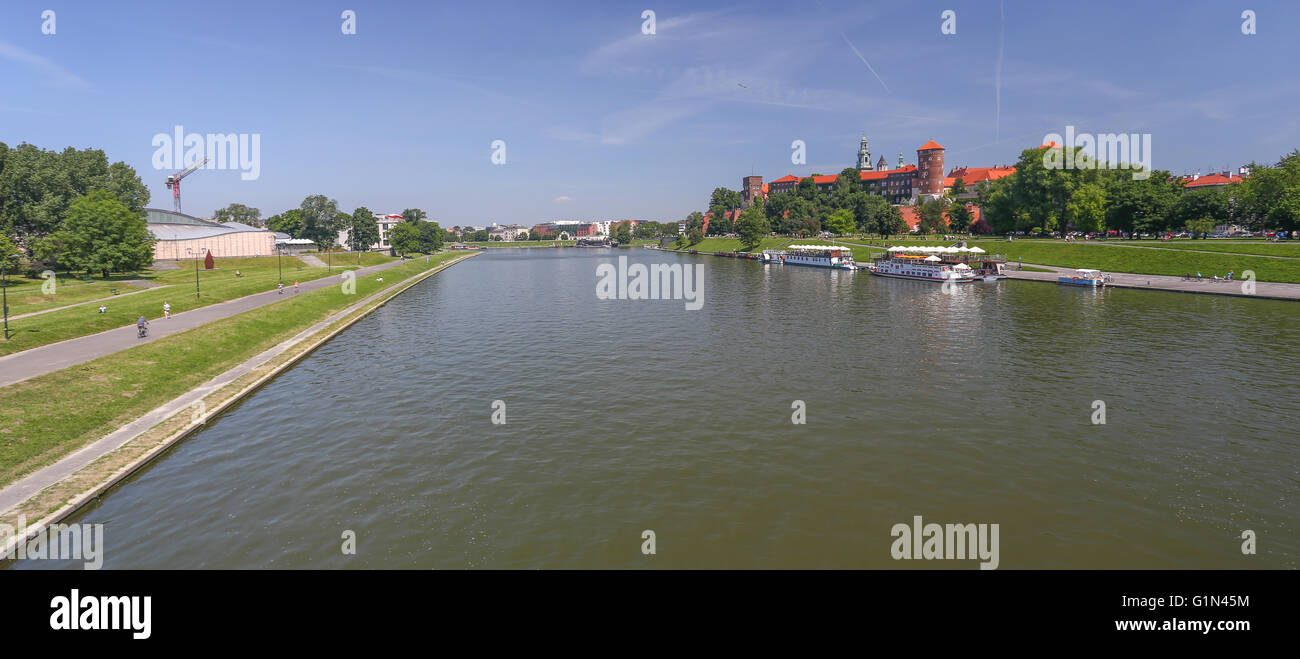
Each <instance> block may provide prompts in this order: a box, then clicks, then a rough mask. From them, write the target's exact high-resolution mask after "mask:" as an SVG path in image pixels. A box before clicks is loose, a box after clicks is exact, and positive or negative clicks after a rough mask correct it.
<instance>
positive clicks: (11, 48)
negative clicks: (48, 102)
mask: <svg viewBox="0 0 1300 659" xmlns="http://www.w3.org/2000/svg"><path fill="white" fill-rule="evenodd" d="M0 58H3V59H6V60H9V61H11V62H15V63H17V64H19V65H21V66H24V67H27V68H28V69H30V70H32V71H34V72H36V73H37V74H40V75H41V76H44V77H45V78H46V80H47V81H48V82H49V83H50V84H51V85H52V86H54V87H59V88H62V89H69V90H72V91H81V92H84V91H90V90H91V89H92V86H91V84H90V83H89V82H87V81H86V79H85V78H82V77H81V76H79V75H77V74H75V73H73V72H71V71H69V70H67V69H65V68H63V67H62V66H59V65H58V64H55V63H54V61H52V60H50V59H49V58H46V57H41V56H40V55H37V54H36V53H33V52H29V51H27V50H24V49H22V48H19V47H18V46H15V45H13V44H11V43H6V42H4V41H0Z"/></svg>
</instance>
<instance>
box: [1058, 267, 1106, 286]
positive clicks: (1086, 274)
mask: <svg viewBox="0 0 1300 659" xmlns="http://www.w3.org/2000/svg"><path fill="white" fill-rule="evenodd" d="M1056 283H1058V284H1064V285H1065V286H1087V287H1089V288H1099V287H1101V286H1105V285H1106V276H1105V275H1103V274H1102V273H1101V271H1100V270H1093V269H1091V268H1079V269H1078V270H1075V271H1074V274H1073V275H1063V276H1060V277H1057V278H1056Z"/></svg>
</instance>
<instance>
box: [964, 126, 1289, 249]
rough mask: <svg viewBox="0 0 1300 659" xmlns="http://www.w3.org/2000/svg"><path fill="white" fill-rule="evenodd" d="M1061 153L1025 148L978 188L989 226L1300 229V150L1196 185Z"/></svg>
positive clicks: (1132, 230)
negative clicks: (1070, 163) (1068, 159)
mask: <svg viewBox="0 0 1300 659" xmlns="http://www.w3.org/2000/svg"><path fill="white" fill-rule="evenodd" d="M1060 151H1061V148H1060V147H1056V148H1055V149H1053V151H1052V152H1048V153H1045V152H1044V150H1043V149H1041V148H1035V149H1026V150H1025V151H1024V152H1023V153H1021V156H1020V160H1019V162H1018V163H1017V164H1016V172H1015V173H1014V174H1012V175H1011V176H1007V177H1004V178H1001V179H998V180H997V181H991V182H984V183H981V184H980V185H979V187H978V188H977V191H978V193H979V195H978V197H979V206H980V207H981V209H982V210H983V212H984V214H985V216H986V217H987V218H988V231H990V232H993V233H1012V232H1019V231H1024V232H1030V233H1038V232H1054V231H1055V232H1061V233H1067V232H1071V231H1082V232H1086V233H1088V232H1101V231H1106V230H1111V231H1120V232H1123V233H1127V234H1151V235H1157V234H1162V233H1167V232H1178V231H1188V232H1191V233H1193V234H1199V235H1205V234H1207V233H1209V232H1211V231H1213V230H1214V227H1215V226H1216V225H1219V224H1237V225H1240V226H1245V227H1248V228H1250V229H1252V230H1257V231H1259V230H1281V231H1296V230H1300V150H1298V151H1293V152H1292V153H1291V154H1289V155H1287V156H1284V157H1282V158H1281V159H1280V160H1279V161H1278V162H1277V163H1276V164H1274V165H1261V164H1258V163H1252V164H1250V165H1249V166H1248V169H1249V172H1250V173H1249V176H1247V177H1246V178H1244V179H1243V180H1242V181H1241V182H1240V183H1234V184H1230V185H1216V186H1193V187H1187V186H1186V184H1187V183H1188V182H1189V181H1188V180H1187V179H1183V178H1176V177H1173V176H1171V175H1170V174H1169V172H1167V171H1161V170H1155V171H1151V172H1149V173H1148V172H1142V173H1140V174H1139V175H1138V176H1137V177H1136V178H1135V177H1134V171H1133V170H1127V169H1118V168H1103V167H1093V166H1091V165H1092V164H1093V163H1092V161H1091V160H1089V159H1088V158H1087V156H1086V155H1085V154H1083V153H1082V152H1081V150H1078V149H1076V153H1075V154H1074V155H1075V162H1076V163H1079V164H1080V166H1078V167H1075V168H1071V169H1066V168H1057V167H1053V166H1051V165H1053V164H1054V162H1056V159H1057V158H1059V157H1061V154H1060ZM1045 160H1046V162H1044V161H1045ZM1143 175H1145V177H1143Z"/></svg>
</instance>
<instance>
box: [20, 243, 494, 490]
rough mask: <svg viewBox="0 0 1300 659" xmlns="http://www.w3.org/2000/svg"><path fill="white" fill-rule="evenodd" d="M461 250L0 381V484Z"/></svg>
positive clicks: (111, 429) (435, 264) (104, 432)
mask: <svg viewBox="0 0 1300 659" xmlns="http://www.w3.org/2000/svg"><path fill="white" fill-rule="evenodd" d="M467 256H469V255H468V254H465V253H444V254H436V255H434V256H433V257H431V258H430V259H429V263H428V264H426V263H425V262H424V259H418V260H413V261H410V262H408V263H406V264H404V265H400V266H396V267H394V268H392V269H390V270H387V271H385V272H384V275H383V276H384V281H383V282H379V281H376V278H375V277H360V278H358V279H357V280H356V294H354V295H349V294H344V293H343V292H342V289H341V287H339V286H330V287H327V288H323V289H320V290H316V291H311V292H309V293H303V294H301V295H296V296H293V297H291V298H288V299H286V300H284V301H282V302H277V303H276V304H272V305H268V306H265V307H261V308H258V309H254V310H251V311H247V312H245V313H242V314H239V315H236V316H232V317H230V318H227V319H224V320H220V321H217V322H213V323H210V324H208V325H204V326H202V327H199V328H196V329H193V330H190V331H188V332H184V333H181V334H177V335H174V336H169V337H166V338H162V339H158V340H157V341H153V342H150V343H146V344H144V345H141V346H139V347H136V348H131V349H129V350H123V351H121V352H117V353H114V354H112V355H108V356H106V357H101V358H99V359H96V360H93V361H90V362H87V363H84V364H79V365H77V366H73V367H71V368H67V369H64V370H61V371H57V372H54V373H48V374H46V375H42V376H38V377H35V378H32V379H30V380H25V381H23V382H19V383H17V384H13V385H10V386H8V387H5V388H3V389H0V485H4V484H8V483H10V482H12V481H13V480H15V479H16V478H19V477H21V476H22V475H23V474H26V473H29V472H31V471H32V470H34V469H38V468H40V467H42V466H45V465H47V464H50V463H52V462H54V461H56V460H58V459H59V458H61V457H62V456H64V455H67V454H68V453H70V452H72V451H74V450H76V449H78V448H80V447H82V446H84V445H86V444H87V443H89V442H91V441H94V440H96V439H98V438H100V437H102V436H104V435H106V434H108V433H109V432H112V431H113V430H116V429H117V428H119V427H121V426H123V425H125V424H127V423H129V422H131V421H133V420H134V419H136V418H139V417H140V416H142V415H144V414H145V413H147V412H149V411H150V410H152V409H154V408H156V407H158V406H159V405H162V404H163V403H166V402H167V401H170V400H172V399H174V398H176V397H177V396H180V395H181V394H184V393H185V392H186V391H189V390H191V389H193V388H194V387H196V386H198V385H201V384H203V383H204V382H206V381H208V380H210V379H211V378H213V377H215V376H217V375H219V374H221V373H223V372H225V371H226V370H229V369H230V368H232V367H234V366H236V365H238V364H240V363H243V362H244V361H246V360H248V359H250V358H252V357H253V356H254V355H257V354H258V353H260V352H262V351H263V350H266V349H268V348H270V347H272V346H274V345H276V344H278V343H280V342H281V341H284V340H286V339H288V338H290V337H292V336H294V335H295V334H297V333H298V332H301V331H302V330H303V329H305V328H307V327H310V326H311V325H312V324H313V323H316V322H318V321H320V320H323V319H325V318H327V317H329V316H330V315H331V314H333V313H335V312H337V311H339V310H341V309H343V308H346V307H347V306H349V305H351V304H354V303H356V302H358V301H360V300H361V299H363V298H365V297H366V296H368V295H371V294H374V293H377V292H379V291H382V290H385V289H388V288H390V287H392V286H395V285H397V284H398V283H399V282H401V281H403V280H405V279H406V278H408V277H411V276H414V275H416V274H419V273H421V272H423V271H425V270H428V269H431V268H435V267H437V266H439V265H441V264H443V263H446V262H448V261H451V260H455V259H459V258H466V257H467Z"/></svg>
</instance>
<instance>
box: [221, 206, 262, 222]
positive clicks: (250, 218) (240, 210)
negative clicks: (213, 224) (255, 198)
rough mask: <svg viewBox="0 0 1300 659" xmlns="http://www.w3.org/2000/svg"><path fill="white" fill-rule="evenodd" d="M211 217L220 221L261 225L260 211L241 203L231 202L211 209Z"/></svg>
mask: <svg viewBox="0 0 1300 659" xmlns="http://www.w3.org/2000/svg"><path fill="white" fill-rule="evenodd" d="M212 219H214V220H216V221H218V222H221V223H223V224H224V223H226V222H240V223H243V224H247V225H249V226H254V227H260V226H262V211H261V210H258V209H256V208H251V207H249V206H245V205H243V204H231V205H229V206H226V207H225V208H218V209H217V210H215V211H213V213H212Z"/></svg>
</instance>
